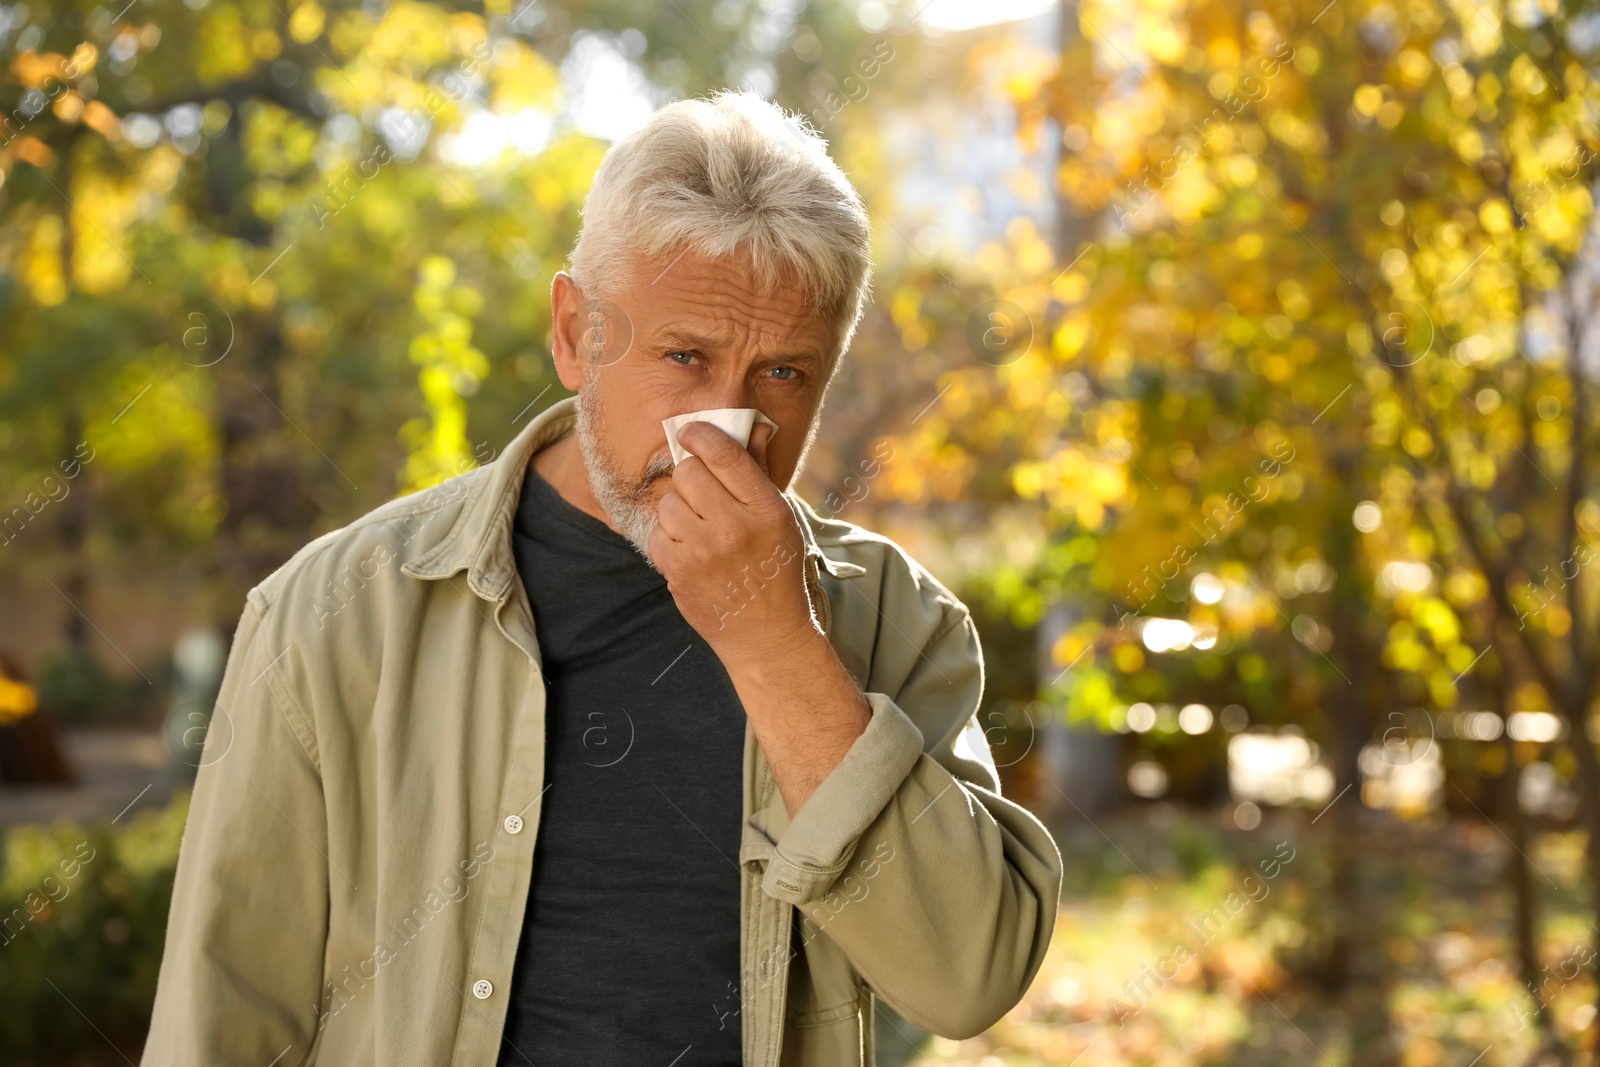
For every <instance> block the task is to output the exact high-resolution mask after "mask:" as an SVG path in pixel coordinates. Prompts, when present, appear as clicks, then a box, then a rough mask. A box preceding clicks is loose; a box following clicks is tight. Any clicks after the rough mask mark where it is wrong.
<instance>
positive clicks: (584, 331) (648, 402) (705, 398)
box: [553, 253, 839, 550]
mask: <svg viewBox="0 0 1600 1067" xmlns="http://www.w3.org/2000/svg"><path fill="white" fill-rule="evenodd" d="M635 264H636V268H635V270H634V276H635V281H634V282H633V283H632V284H631V285H629V286H627V287H625V288H618V289H615V290H614V291H613V292H612V293H611V294H609V297H610V298H609V300H585V299H584V297H583V296H582V295H580V294H579V293H578V291H577V288H576V286H575V285H574V284H573V282H572V280H571V278H569V277H568V276H567V275H565V274H561V275H558V276H557V278H556V282H555V286H554V290H553V305H554V318H555V330H554V334H555V345H554V348H555V351H554V355H555V363H556V371H557V373H558V374H559V375H560V378H561V383H562V384H563V385H565V386H566V387H567V388H568V389H571V390H574V391H576V392H577V393H578V394H579V400H578V404H579V410H580V417H579V438H580V444H581V445H582V447H583V454H584V460H585V465H586V466H587V467H588V473H589V481H590V484H591V487H592V488H593V490H594V492H595V496H596V498H597V499H598V500H599V502H600V503H601V505H602V507H604V509H605V511H606V512H607V514H608V515H610V516H611V518H612V521H613V522H615V523H616V524H617V525H618V526H619V528H621V529H622V532H623V533H624V535H626V536H628V537H629V539H630V540H632V541H633V542H634V543H635V544H636V545H640V547H641V550H642V547H643V546H642V543H641V539H640V536H639V535H641V534H642V535H644V536H648V532H649V529H648V524H649V521H650V520H651V519H653V517H654V514H655V505H656V503H657V502H658V501H659V500H660V499H661V497H662V496H664V495H665V494H666V493H667V492H668V490H669V489H670V488H671V481H672V474H671V471H672V460H671V454H670V453H669V452H668V450H667V436H666V431H664V430H663V429H662V428H661V420H662V419H666V418H670V417H672V416H673V415H681V414H685V413H687V412H690V411H700V410H703V409H706V408H756V409H757V410H759V411H760V412H761V413H762V414H763V415H765V416H767V418H769V419H771V420H772V421H773V422H775V423H777V424H778V427H779V429H778V432H777V434H776V435H775V436H774V437H773V438H772V440H771V443H770V445H769V446H768V448H767V463H768V470H769V472H770V474H771V477H772V481H773V483H774V484H776V485H777V486H778V487H779V488H780V489H783V488H787V487H788V485H789V482H790V481H791V480H792V479H793V477H794V475H795V473H796V471H797V470H798V469H799V466H800V463H801V461H802V459H803V457H804V454H805V449H806V446H807V444H808V443H809V438H810V434H811V428H812V424H813V422H814V421H815V419H816V417H817V413H818V411H819V410H820V408H821V406H822V395H823V392H824V389H825V387H826V385H827V380H828V377H829V375H830V374H831V372H832V370H833V360H834V356H835V353H836V352H837V349H838V346H839V329H838V327H837V326H836V325H835V324H834V323H833V322H831V321H829V320H828V319H827V318H826V317H824V316H823V315H821V314H820V313H818V312H816V311H815V310H814V309H813V307H812V305H811V304H810V303H809V302H808V301H807V300H805V299H804V298H803V297H802V296H801V295H800V293H799V292H798V289H797V287H793V286H781V287H778V288H775V289H770V290H763V289H761V288H759V287H758V286H757V285H756V283H755V280H754V278H753V277H752V273H753V272H752V271H751V270H749V269H748V267H747V266H746V265H745V264H744V263H743V262H742V261H741V260H737V259H708V258H705V257H702V256H699V255H697V254H694V253H684V254H683V255H681V256H661V257H659V258H658V259H656V260H646V259H638V260H635ZM758 432H759V431H758ZM619 511H621V512H623V514H618V512H619Z"/></svg>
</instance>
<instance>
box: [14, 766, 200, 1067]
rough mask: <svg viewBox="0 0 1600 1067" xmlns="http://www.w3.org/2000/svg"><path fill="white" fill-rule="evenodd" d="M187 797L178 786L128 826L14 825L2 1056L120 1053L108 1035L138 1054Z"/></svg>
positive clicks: (22, 1059)
mask: <svg viewBox="0 0 1600 1067" xmlns="http://www.w3.org/2000/svg"><path fill="white" fill-rule="evenodd" d="M188 808H189V805H188V797H187V796H180V797H179V798H177V799H176V800H174V801H173V802H172V804H170V805H169V806H168V807H167V808H166V809H164V810H162V811H154V812H146V813H144V814H142V815H140V816H138V817H136V818H134V819H132V820H131V821H130V822H129V823H128V824H126V825H123V826H115V825H111V824H106V823H98V824H93V825H89V826H82V825H76V824H72V823H67V822H61V823H57V824H56V825H55V826H53V827H49V828H43V827H24V828H19V829H14V830H11V831H10V832H8V833H7V834H6V836H5V839H4V847H3V851H0V857H3V866H0V1004H3V1005H5V1008H4V1010H3V1011H0V1048H3V1049H5V1050H6V1052H7V1056H6V1062H8V1063H39V1064H43V1063H51V1064H59V1063H63V1062H72V1061H76V1060H77V1059H78V1058H79V1057H89V1058H91V1062H99V1061H100V1060H102V1059H103V1060H105V1061H106V1062H121V1058H120V1057H119V1056H117V1055H116V1054H114V1053H113V1051H112V1049H111V1048H110V1047H108V1044H107V1043H108V1042H110V1043H112V1044H114V1045H115V1046H116V1047H117V1049H119V1050H121V1051H122V1052H123V1053H125V1054H126V1055H128V1056H129V1058H134V1059H136V1058H137V1053H138V1050H139V1049H140V1047H141V1046H142V1045H143V1043H144V1039H145V1034H146V1032H147V1030H148V1028H149V1020H150V1009H151V1006H152V1004H154V1002H155V992H156V976H157V974H158V972H159V969H160V966H161V950H162V944H163V941H164V940H165V936H166V925H167V909H168V906H169V904H170V903H171V899H172V880H173V874H174V871H175V870H176V867H177V862H178V845H179V843H180V841H181V840H182V838H183V825H184V819H185V817H186V816H187V814H188ZM91 1024H92V1025H91ZM97 1030H98V1031H99V1032H98V1033H97V1032H96V1031H97Z"/></svg>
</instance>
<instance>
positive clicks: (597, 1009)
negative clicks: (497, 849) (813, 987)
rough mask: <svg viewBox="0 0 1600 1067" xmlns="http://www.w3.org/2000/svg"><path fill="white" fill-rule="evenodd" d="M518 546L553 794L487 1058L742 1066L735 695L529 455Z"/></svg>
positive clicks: (649, 588)
mask: <svg viewBox="0 0 1600 1067" xmlns="http://www.w3.org/2000/svg"><path fill="white" fill-rule="evenodd" d="M512 546H513V551H514V553H515V555H516V560H517V570H518V572H519V573H520V575H521V577H522V582H523V585H524V587H525V588H526V589H527V591H528V601H529V604H530V605H531V606H532V609H533V620H534V630H535V632H536V633H537V634H538V638H539V652H540V655H541V657H542V658H543V661H544V662H543V670H544V676H545V686H546V693H547V702H546V708H545V721H546V733H545V736H546V748H545V782H546V784H547V786H548V789H547V791H546V792H545V794H544V805H543V814H542V815H541V817H540V820H539V825H538V827H537V829H538V834H539V839H538V844H537V845H536V847H535V849H534V857H533V884H532V887H531V888H530V890H529V893H528V908H527V914H526V916H525V918H524V922H523V928H522V939H521V941H520V943H519V944H518V947H517V963H516V971H515V974H514V976H513V979H512V983H511V1002H510V1005H509V1008H508V1011H507V1016H506V1024H505V1032H504V1040H503V1041H502V1043H501V1048H500V1061H499V1062H500V1063H501V1064H502V1065H506V1067H512V1065H526V1064H534V1065H537V1067H569V1065H580V1064H581V1065H585V1067H588V1065H596V1067H612V1065H614V1067H648V1065H655V1067H667V1065H668V1064H672V1065H673V1067H692V1065H710V1067H729V1065H735V1064H739V1063H740V1062H741V1053H740V1016H739V1007H740V999H739V885H740V875H739V868H738V866H737V861H738V858H739V838H740V825H741V822H742V801H743V776H742V769H743V759H744V732H745V715H744V708H743V707H742V706H741V705H740V703H739V698H738V694H737V693H736V692H735V691H734V688H733V683H732V682H731V681H730V680H729V678H728V675H727V672H726V671H725V670H723V667H722V664H721V662H720V661H719V660H718V659H717V657H716V655H715V653H713V652H712V651H711V648H710V646H709V645H707V644H706V643H705V641H704V640H702V639H701V638H700V636H699V635H698V634H696V633H695V632H694V630H693V629H692V628H691V627H690V626H689V624H688V623H687V622H685V621H684V619H683V616H682V615H681V614H679V612H678V608H677V605H676V604H674V603H673V600H672V595H671V594H670V593H669V592H667V583H666V579H665V578H663V577H662V576H661V575H660V574H658V573H657V572H656V571H655V570H653V569H652V568H651V567H650V566H649V565H648V564H647V563H646V562H645V561H644V559H643V558H642V557H641V556H640V555H639V554H638V552H636V551H635V550H634V548H633V546H632V545H631V544H629V542H628V541H627V539H625V538H624V537H622V536H621V535H620V534H617V533H616V532H614V531H613V530H611V529H610V528H609V527H607V526H606V525H605V524H604V523H602V522H600V521H599V520H598V519H595V518H594V517H592V516H590V515H587V514H585V513H583V512H582V511H579V510H578V509H577V508H576V507H574V506H573V505H571V504H569V503H567V502H566V501H565V500H563V499H562V498H561V496H560V494H559V493H557V492H556V490H555V489H554V488H553V487H552V486H551V485H550V483H548V482H546V481H545V480H544V479H543V478H542V477H540V476H539V474H538V473H537V472H536V471H535V470H534V469H533V466H532V464H529V466H528V474H527V477H526V480H525V482H524V485H523V491H522V499H521V503H520V505H519V508H518V512H517V516H516V521H515V523H514V527H513V533H512Z"/></svg>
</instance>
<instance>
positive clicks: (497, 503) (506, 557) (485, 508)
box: [401, 397, 866, 600]
mask: <svg viewBox="0 0 1600 1067" xmlns="http://www.w3.org/2000/svg"><path fill="white" fill-rule="evenodd" d="M577 421H578V415H577V398H576V397H566V398H565V399H562V400H558V401H556V402H555V403H554V404H551V405H550V406H549V407H548V408H546V409H545V410H544V411H542V412H540V413H539V414H538V415H536V416H535V417H534V419H533V421H532V422H530V423H528V425H527V426H525V427H524V428H523V430H522V432H521V433H519V434H517V436H516V437H515V438H513V439H512V441H511V443H510V444H509V445H507V446H506V448H505V450H504V451H503V452H501V453H500V455H499V456H498V457H497V458H496V459H494V460H492V461H490V462H489V463H487V464H485V465H484V466H482V467H480V468H478V469H477V470H475V471H471V472H469V473H467V474H463V475H461V476H460V478H461V484H462V485H463V486H464V488H465V495H464V499H463V502H462V505H461V510H460V512H459V513H458V515H457V517H456V521H455V522H454V524H452V526H451V527H450V529H449V531H448V532H446V533H445V534H444V536H443V537H442V538H441V539H440V540H439V542H438V543H437V544H435V545H433V546H432V547H431V548H429V549H427V550H426V551H424V552H423V553H422V555H420V556H418V557H417V558H415V559H413V560H411V561H410V562H409V563H407V564H405V565H404V566H403V567H402V568H401V570H402V572H403V573H405V574H408V575H410V576H411V577H413V578H422V579H438V578H449V577H451V576H452V575H456V574H459V573H461V571H463V570H465V571H466V572H467V585H468V587H469V588H471V589H472V591H473V592H474V593H476V594H477V595H478V596H480V597H483V598H484V599H485V600H500V599H502V598H503V597H504V596H505V595H506V593H507V591H508V590H509V589H510V588H511V583H512V582H513V581H514V580H515V579H516V577H517V568H516V560H515V557H514V556H513V555H512V552H511V525H512V521H513V519H514V517H515V515H516V511H517V504H518V502H519V501H520V500H521V497H522V482H523V478H524V476H525V473H526V471H527V469H528V461H529V460H531V459H532V458H533V456H534V454H535V453H536V452H538V451H539V450H540V449H542V448H544V447H545V446H547V445H550V444H554V443H555V442H556V441H559V440H560V439H561V438H563V437H565V436H567V435H568V434H569V433H572V432H573V430H574V429H575V427H576V426H577ZM784 498H785V499H786V500H787V501H788V503H789V507H790V510H792V511H793V512H794V513H795V518H796V519H797V520H798V522H799V525H800V536H801V537H802V538H803V539H804V540H805V546H806V555H807V556H808V557H812V558H814V559H815V561H816V566H817V567H818V568H819V569H820V570H821V571H823V572H825V573H826V574H828V575H829V576H830V577H833V578H855V577H858V576H859V575H862V574H865V573H866V571H865V570H864V569H863V568H861V567H858V566H857V565H855V564H854V563H846V562H844V561H842V560H834V559H830V558H829V557H828V556H826V555H825V554H824V553H823V551H822V549H821V548H820V547H819V546H818V544H817V538H816V533H815V532H814V531H813V530H812V528H811V527H812V522H813V521H815V520H814V519H813V517H812V516H811V514H810V509H809V508H807V507H806V506H805V504H804V503H803V502H801V500H800V498H799V497H797V496H796V495H795V494H794V493H793V492H792V491H789V492H785V493H784Z"/></svg>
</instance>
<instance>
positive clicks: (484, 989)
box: [472, 978, 494, 1000]
mask: <svg viewBox="0 0 1600 1067" xmlns="http://www.w3.org/2000/svg"><path fill="white" fill-rule="evenodd" d="M493 992H494V983H493V982H491V981H489V979H487V978H480V979H478V980H477V981H476V982H473V983H472V995H473V996H475V997H477V998H478V999H479V1000H488V999H489V995H490V994H491V993H493Z"/></svg>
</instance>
